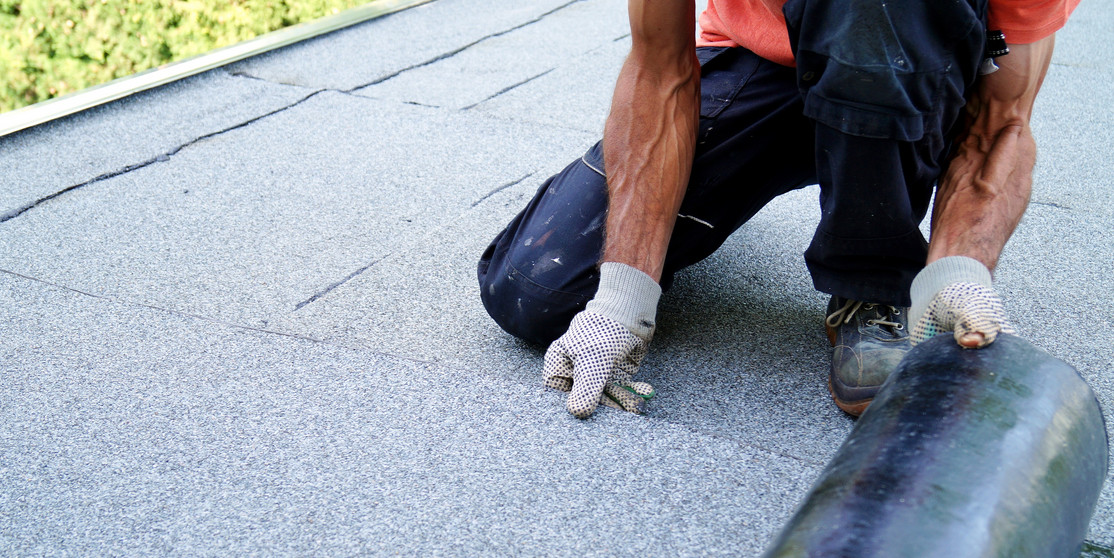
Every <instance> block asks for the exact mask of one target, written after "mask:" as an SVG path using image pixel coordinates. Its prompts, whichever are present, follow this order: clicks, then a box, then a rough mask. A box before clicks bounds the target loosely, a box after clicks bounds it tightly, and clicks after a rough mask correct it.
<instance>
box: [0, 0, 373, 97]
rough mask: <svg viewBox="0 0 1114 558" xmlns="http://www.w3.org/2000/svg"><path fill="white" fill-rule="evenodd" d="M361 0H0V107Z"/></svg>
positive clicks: (77, 87)
mask: <svg viewBox="0 0 1114 558" xmlns="http://www.w3.org/2000/svg"><path fill="white" fill-rule="evenodd" d="M368 1H369V0H177V1H176V0H0V112H3V111H8V110H11V109H14V108H18V107H21V106H24V105H29V104H32V103H37V102H39V101H43V100H46V99H49V98H51V97H55V96H58V95H64V94H66V93H69V92H72V91H77V90H80V89H84V88H86V87H89V86H91V85H96V84H99V83H104V82H106V81H110V80H112V79H115V78H118V77H122V76H126V75H130V74H133V73H136V72H139V71H142V70H146V69H148V68H153V67H155V66H158V65H160V64H165V63H167V62H171V61H175V60H181V59H183V58H188V57H190V56H194V55H197V54H201V53H204V52H207V51H209V50H212V49H214V48H219V47H222V46H227V45H230V44H234V43H237V42H239V41H243V40H246V39H250V38H252V37H255V36H256V35H260V34H263V33H267V32H269V31H274V30H276V29H281V28H283V27H286V26H288V25H292V24H294V23H300V22H303V21H308V20H312V19H316V18H319V17H322V16H326V15H331V14H334V13H337V12H339V11H341V10H344V9H347V8H351V7H353V6H356V5H360V4H364V3H367V2H368Z"/></svg>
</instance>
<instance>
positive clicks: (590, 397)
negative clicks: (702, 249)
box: [544, 262, 661, 418]
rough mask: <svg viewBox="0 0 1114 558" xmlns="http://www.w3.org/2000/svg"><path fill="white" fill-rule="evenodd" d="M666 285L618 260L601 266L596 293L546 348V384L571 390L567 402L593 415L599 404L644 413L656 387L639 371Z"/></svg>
mask: <svg viewBox="0 0 1114 558" xmlns="http://www.w3.org/2000/svg"><path fill="white" fill-rule="evenodd" d="M660 297H661V287H660V286H659V285H658V284H657V282H656V281H654V280H653V279H652V278H651V277H650V276H649V275H646V274H645V273H643V272H641V271H639V270H637V269H635V268H633V267H631V266H629V265H626V264H621V263H617V262H605V263H604V264H603V265H601V266H600V286H599V290H598V291H596V296H595V298H593V299H592V300H590V301H588V305H587V306H586V307H585V308H584V310H583V311H582V312H580V313H579V314H577V315H576V316H575V317H574V318H573V319H572V323H570V324H569V329H568V331H566V332H565V334H564V335H562V336H561V337H560V338H558V339H557V340H556V341H554V342H553V344H551V345H550V346H549V350H548V351H546V353H545V369H544V376H545V385H546V387H551V388H555V389H559V390H561V391H567V392H569V395H568V398H567V399H566V401H565V407H566V408H567V409H568V411H569V413H572V415H573V416H576V417H577V418H588V417H589V416H591V414H592V413H593V412H595V410H596V406H597V405H598V404H600V403H603V404H604V405H607V406H610V407H616V408H619V409H623V410H626V411H630V412H633V413H641V412H642V410H643V407H644V405H645V401H646V400H648V399H649V398H651V397H653V395H654V388H653V386H651V385H650V384H647V383H645V382H636V381H634V374H635V373H636V372H637V371H638V366H639V365H640V364H642V359H644V358H645V357H646V350H647V347H648V346H649V344H650V339H651V338H652V337H653V336H654V326H655V323H654V318H655V316H656V314H657V306H658V299H659V298H660Z"/></svg>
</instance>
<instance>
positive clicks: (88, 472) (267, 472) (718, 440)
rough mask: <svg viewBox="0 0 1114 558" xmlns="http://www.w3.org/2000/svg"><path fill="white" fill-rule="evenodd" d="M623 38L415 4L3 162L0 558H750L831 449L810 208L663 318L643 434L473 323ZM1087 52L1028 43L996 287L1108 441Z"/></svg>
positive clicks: (748, 237) (14, 144) (610, 29)
mask: <svg viewBox="0 0 1114 558" xmlns="http://www.w3.org/2000/svg"><path fill="white" fill-rule="evenodd" d="M625 6H626V3H625V2H622V1H621V0H573V1H568V0H538V1H535V2H526V3H523V2H511V1H508V0H486V1H484V2H478V1H477V0H437V1H435V2H431V3H428V4H424V5H422V6H419V7H416V8H413V9H409V10H406V11H403V12H399V13H397V14H394V15H391V16H388V17H384V18H380V19H377V20H373V21H370V22H367V23H364V24H361V25H357V26H355V27H351V28H348V29H345V30H343V31H338V32H334V33H331V34H329V35H326V36H323V37H320V38H317V39H314V40H311V41H307V42H304V43H301V44H297V45H294V46H291V47H287V48H284V49H281V50H278V51H274V52H271V53H268V54H265V55H261V56H258V57H255V58H252V59H249V60H246V61H242V62H239V63H237V64H234V65H232V66H229V67H225V68H222V69H218V70H213V71H211V72H208V73H205V74H202V75H199V76H196V77H193V78H190V79H186V80H183V81H181V82H178V83H175V84H173V85H170V86H166V87H162V88H159V89H155V90H152V91H148V92H145V93H142V94H139V95H135V96H133V97H130V98H128V99H125V100H121V101H117V102H114V103H111V104H109V105H105V106H102V107H100V108H97V109H94V110H90V111H86V112H84V113H81V114H78V115H75V116H71V117H68V118H65V119H62V120H58V121H55V122H52V123H49V124H45V125H41V126H38V127H36V128H33V129H30V130H25V131H23V132H19V133H16V134H14V135H10V136H7V137H4V138H0V182H2V187H0V368H2V370H0V554H3V555H38V554H48V555H62V554H70V555H101V554H129V555H135V554H179V555H194V554H205V555H241V554H247V553H253V554H279V553H281V554H322V555H336V554H403V555H427V554H432V555H474V554H495V555H504V554H524V555H564V556H572V555H577V556H580V555H732V556H737V555H743V556H746V555H756V554H758V553H760V552H761V551H762V549H764V548H765V547H766V546H767V545H768V544H769V542H770V540H771V538H772V537H773V536H774V535H775V534H776V533H777V532H778V530H779V529H780V527H781V526H782V525H783V524H784V522H785V521H786V520H787V519H788V518H789V516H790V515H791V514H792V512H793V511H794V509H795V507H796V506H797V505H798V504H799V503H800V501H801V499H802V498H803V497H804V495H805V494H806V492H807V491H808V489H809V487H810V485H811V483H812V482H813V481H814V480H815V479H816V477H817V475H818V474H819V472H820V471H821V470H822V469H823V467H824V465H825V463H826V462H827V460H828V459H829V458H830V457H831V456H832V455H833V454H834V452H835V450H836V449H837V448H838V446H839V444H840V443H841V442H842V440H843V438H844V437H845V436H846V435H847V433H848V432H849V431H850V428H851V426H852V424H853V423H852V421H851V419H849V418H848V417H847V416H846V415H844V414H842V413H841V412H840V411H839V410H838V409H836V407H835V406H834V405H833V404H832V403H831V400H830V397H829V395H828V393H827V389H826V387H825V381H826V377H827V373H826V367H827V364H828V358H829V350H830V349H829V347H828V346H827V340H826V338H825V337H824V335H823V333H822V328H821V327H820V324H821V321H822V319H823V309H824V305H825V303H826V299H825V297H824V296H823V295H821V294H819V293H817V292H815V291H814V290H813V289H812V287H811V282H810V280H809V277H808V273H807V271H806V270H805V267H804V264H803V260H802V257H801V252H802V250H803V249H804V247H805V246H806V245H807V243H808V241H809V237H810V236H811V235H810V231H811V230H812V229H813V227H814V226H815V223H816V221H817V220H818V218H819V215H818V210H817V204H816V195H817V192H816V189H815V187H813V188H806V189H804V190H800V191H797V192H794V193H792V194H789V195H786V196H784V197H782V198H780V199H778V200H776V201H775V202H774V203H773V204H771V205H770V206H769V207H767V208H766V209H764V210H763V211H762V212H761V213H759V215H758V216H757V217H756V218H755V219H754V220H753V221H751V222H750V223H748V224H747V225H746V226H744V227H743V228H742V229H740V230H739V231H738V232H737V233H736V234H735V235H734V236H733V237H732V238H731V239H730V240H729V242H728V243H727V245H726V246H724V248H723V249H722V250H720V251H719V252H717V253H716V254H715V255H713V256H712V257H711V258H709V259H708V260H706V261H705V262H702V263H701V264H698V265H697V266H694V267H693V268H690V269H689V270H686V271H685V272H683V273H682V274H681V275H680V276H679V278H678V280H677V283H676V285H675V288H674V289H672V290H671V291H670V292H669V293H667V294H666V295H665V296H664V298H663V300H662V305H661V311H660V320H659V321H660V326H659V332H658V334H657V336H656V338H655V340H654V346H653V347H652V350H651V355H650V357H649V358H648V360H647V362H646V364H645V365H644V367H643V372H642V374H641V378H642V379H645V380H646V381H649V382H651V383H653V384H654V385H655V386H656V387H657V388H658V391H659V396H658V397H656V398H655V399H654V401H653V402H652V404H651V406H650V409H649V412H648V413H647V414H646V415H644V416H634V415H630V414H626V413H621V412H617V411H613V410H611V409H603V410H601V411H600V412H598V413H596V415H594V416H593V417H592V418H591V419H589V420H587V421H579V420H576V419H574V418H572V417H570V416H569V415H568V414H567V413H566V412H565V411H564V408H563V405H562V396H561V395H560V394H559V393H556V392H552V391H546V390H544V389H543V388H542V387H541V382H540V375H541V370H540V369H541V356H542V350H541V349H540V348H538V347H532V346H528V345H525V344H523V343H521V342H518V341H516V340H514V339H513V338H511V337H510V336H508V335H507V334H505V333H503V332H502V331H501V330H500V329H499V328H498V326H496V325H495V324H494V323H493V322H492V321H491V320H490V319H488V318H487V316H486V313H485V312H484V310H483V308H482V306H481V305H480V302H479V299H478V296H477V287H476V283H475V278H474V269H475V261H476V259H477V258H478V256H479V254H480V252H481V251H482V250H483V248H484V247H485V246H486V244H487V242H488V241H489V240H490V238H491V237H492V236H493V235H494V234H495V233H496V232H497V231H498V230H499V229H500V228H501V227H502V226H503V225H504V224H505V223H506V222H507V221H508V220H509V219H510V218H511V217H512V216H513V215H514V214H515V213H517V211H518V210H519V209H520V208H521V207H522V206H523V205H524V203H525V202H526V200H527V199H529V196H530V195H531V194H532V193H533V191H534V190H535V189H536V188H537V187H538V186H539V185H540V184H541V183H542V182H543V181H544V180H545V178H546V177H548V176H549V175H550V174H552V173H553V172H555V171H557V170H559V169H560V168H561V167H563V166H564V165H565V164H566V163H568V162H569V161H571V160H572V159H573V158H575V157H577V156H579V154H580V153H582V152H583V151H584V150H585V149H586V148H587V147H589V146H590V145H592V143H594V142H595V141H596V140H597V139H598V136H599V134H600V131H601V130H602V124H603V119H604V117H605V116H606V113H607V109H608V103H609V98H610V92H611V88H612V87H613V84H614V80H615V76H616V74H617V72H618V68H619V65H620V64H621V62H622V59H623V56H624V55H625V53H626V50H627V49H628V48H629V44H630V43H629V30H628V28H627V23H626V13H625ZM1112 35H1114V5H1112V2H1111V0H1091V1H1089V2H1084V3H1083V5H1082V6H1080V8H1079V9H1078V10H1077V12H1076V13H1075V15H1074V17H1073V19H1072V21H1071V22H1070V23H1069V25H1068V26H1067V28H1065V29H1064V30H1063V31H1062V32H1061V33H1060V35H1059V38H1058V45H1057V52H1056V55H1055V58H1054V61H1053V66H1052V68H1051V70H1050V71H1049V74H1048V78H1047V80H1046V82H1045V85H1044V90H1043V92H1042V95H1041V98H1040V99H1039V101H1038V107H1037V110H1036V115H1035V117H1034V122H1033V127H1034V130H1035V133H1036V135H1037V138H1038V142H1039V144H1040V147H1041V153H1040V161H1039V163H1038V167H1037V170H1036V173H1035V184H1034V189H1033V200H1032V205H1031V206H1030V209H1029V211H1028V213H1027V214H1026V216H1025V218H1024V220H1023V222H1022V224H1021V226H1020V228H1019V229H1018V231H1017V233H1016V235H1015V236H1014V238H1013V240H1012V241H1011V242H1010V244H1009V246H1007V249H1006V252H1005V254H1004V255H1003V257H1002V262H1001V265H1000V267H999V272H998V274H997V284H998V288H999V290H1000V291H1001V292H1002V294H1003V295H1004V298H1005V300H1006V305H1007V309H1008V311H1009V312H1010V314H1011V316H1012V317H1013V319H1014V322H1015V323H1016V325H1017V326H1018V328H1019V329H1020V330H1021V332H1022V333H1023V335H1025V336H1026V337H1027V338H1029V339H1031V340H1033V341H1034V342H1035V343H1036V344H1037V345H1039V346H1041V347H1042V348H1044V349H1046V350H1047V351H1049V352H1050V353H1052V354H1054V355H1056V356H1058V357H1060V358H1063V359H1064V360H1066V361H1068V362H1069V363H1071V364H1072V365H1074V366H1076V367H1077V368H1078V369H1079V371H1080V372H1081V373H1082V375H1083V376H1084V377H1085V378H1086V379H1087V380H1088V381H1089V382H1090V383H1091V385H1092V386H1093V387H1094V389H1095V391H1096V392H1097V393H1098V395H1099V398H1100V401H1101V402H1102V404H1103V405H1104V407H1105V409H1106V413H1107V420H1108V422H1110V423H1111V424H1114V415H1111V412H1112V411H1114V374H1112V368H1114V366H1112V360H1114V359H1112V358H1111V354H1110V351H1111V347H1114V305H1112V303H1114V278H1112V275H1111V273H1110V270H1109V267H1110V263H1111V262H1112V261H1114V241H1111V237H1110V236H1109V231H1110V230H1111V228H1112V226H1114V162H1112V161H1114V158H1112V157H1110V146H1111V145H1114V132H1112V130H1114V116H1112V114H1114V113H1112V112H1111V111H1110V107H1111V106H1114V92H1112V89H1111V88H1110V87H1109V84H1110V83H1114V65H1112V64H1111V62H1110V60H1109V57H1107V56H1105V53H1103V51H1102V50H1101V49H1097V48H1096V47H1095V45H1099V44H1104V43H1106V42H1110V39H1112V38H1114V37H1112ZM55 194H57V195H55ZM1088 538H1089V539H1090V540H1092V541H1094V542H1096V543H1100V544H1103V545H1106V546H1112V545H1114V483H1111V482H1108V483H1107V488H1106V490H1105V492H1104V493H1103V495H1102V497H1101V500H1100V502H1099V507H1098V510H1097V511H1096V514H1095V517H1094V520H1093V522H1092V524H1091V527H1090V533H1089V535H1088Z"/></svg>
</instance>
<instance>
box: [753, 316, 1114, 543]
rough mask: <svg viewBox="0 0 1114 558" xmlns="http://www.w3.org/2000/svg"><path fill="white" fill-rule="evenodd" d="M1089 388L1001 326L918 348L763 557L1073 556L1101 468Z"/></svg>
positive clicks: (1099, 431)
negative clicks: (984, 342) (973, 346)
mask: <svg viewBox="0 0 1114 558" xmlns="http://www.w3.org/2000/svg"><path fill="white" fill-rule="evenodd" d="M1107 454H1108V441H1107V434H1106V428H1105V424H1104V422H1103V417H1102V411H1101V409H1100V408H1099V404H1098V400H1097V399H1096V398H1095V394H1094V392H1092V391H1091V388H1090V386H1088V385H1087V383H1086V382H1085V381H1084V380H1083V379H1082V378H1081V377H1080V376H1079V373H1078V372H1076V370H1075V369H1074V368H1072V367H1071V366H1069V365H1068V364H1067V363H1065V362H1063V361H1061V360H1059V359H1056V358H1053V357H1051V356H1049V355H1048V354H1047V353H1045V352H1044V351H1041V350H1040V349H1037V348H1036V347H1034V346H1033V345H1031V344H1030V343H1028V342H1027V341H1024V340H1022V339H1021V338H1019V337H1016V336H1012V335H1001V336H999V337H998V340H997V341H995V342H994V343H993V344H992V345H990V346H988V347H986V348H984V349H979V350H968V349H961V348H959V347H958V346H957V345H956V343H955V341H954V340H953V339H952V336H950V335H941V336H938V337H936V338H933V339H931V340H929V341H926V342H924V343H922V344H920V345H918V346H917V347H915V348H914V349H913V350H912V351H911V352H910V353H909V354H908V355H907V356H906V357H905V359H904V360H902V362H901V364H900V365H899V366H898V369H897V370H896V371H895V372H894V374H893V375H892V376H891V377H890V379H889V380H887V382H886V384H885V385H884V386H883V388H882V390H881V391H880V392H879V394H878V397H877V398H876V399H875V400H874V402H873V403H872V404H871V406H870V408H869V409H867V411H866V413H864V414H863V416H862V417H861V418H860V419H859V420H858V422H857V423H856V424H855V427H854V429H852V431H851V434H850V435H849V436H848V438H847V440H846V441H845V442H844V443H843V445H842V446H841V447H840V449H839V451H838V452H837V453H836V455H835V457H834V458H833V459H832V461H831V462H830V463H829V464H828V466H827V468H825V470H824V471H823V472H822V473H821V475H820V478H819V480H818V481H817V482H816V484H814V485H813V487H812V490H811V491H810V493H809V494H808V496H807V498H806V499H805V501H804V503H803V504H802V505H801V508H800V509H799V510H798V511H797V513H796V514H795V515H794V516H793V518H792V519H791V520H790V521H789V523H788V524H787V526H786V527H785V528H784V529H783V530H782V532H781V534H780V536H779V537H778V538H777V539H776V541H775V543H774V545H773V546H772V548H771V549H770V550H769V551H768V552H767V554H766V555H767V556H770V557H783V556H855V557H868V556H877V557H882V556H885V557H894V556H901V557H917V556H947V557H958V556H1001V557H1007V556H1008V557H1011V558H1018V557H1029V556H1031V557H1040V558H1049V557H1060V556H1062V557H1068V556H1079V551H1080V548H1081V547H1082V545H1083V538H1084V536H1085V535H1086V534H1087V526H1088V524H1089V523H1090V519H1091V515H1092V514H1093V513H1094V509H1095V504H1096V502H1097V500H1098V496H1099V491H1100V490H1101V489H1102V484H1103V480H1104V479H1105V478H1106V474H1107Z"/></svg>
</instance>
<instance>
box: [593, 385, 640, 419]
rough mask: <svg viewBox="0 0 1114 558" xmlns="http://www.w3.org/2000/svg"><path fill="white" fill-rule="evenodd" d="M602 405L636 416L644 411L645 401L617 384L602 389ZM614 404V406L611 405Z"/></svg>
mask: <svg viewBox="0 0 1114 558" xmlns="http://www.w3.org/2000/svg"><path fill="white" fill-rule="evenodd" d="M603 397H604V399H605V400H607V401H605V402H604V404H605V405H608V406H609V407H616V408H619V409H622V410H624V411H629V412H631V413H634V414H636V415H640V414H642V411H644V410H645V407H646V400H645V399H643V398H642V397H640V396H639V395H637V394H636V393H634V392H633V391H631V390H629V389H627V388H626V387H625V386H621V385H618V384H608V385H607V387H605V388H604V389H603ZM612 403H614V404H612Z"/></svg>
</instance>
